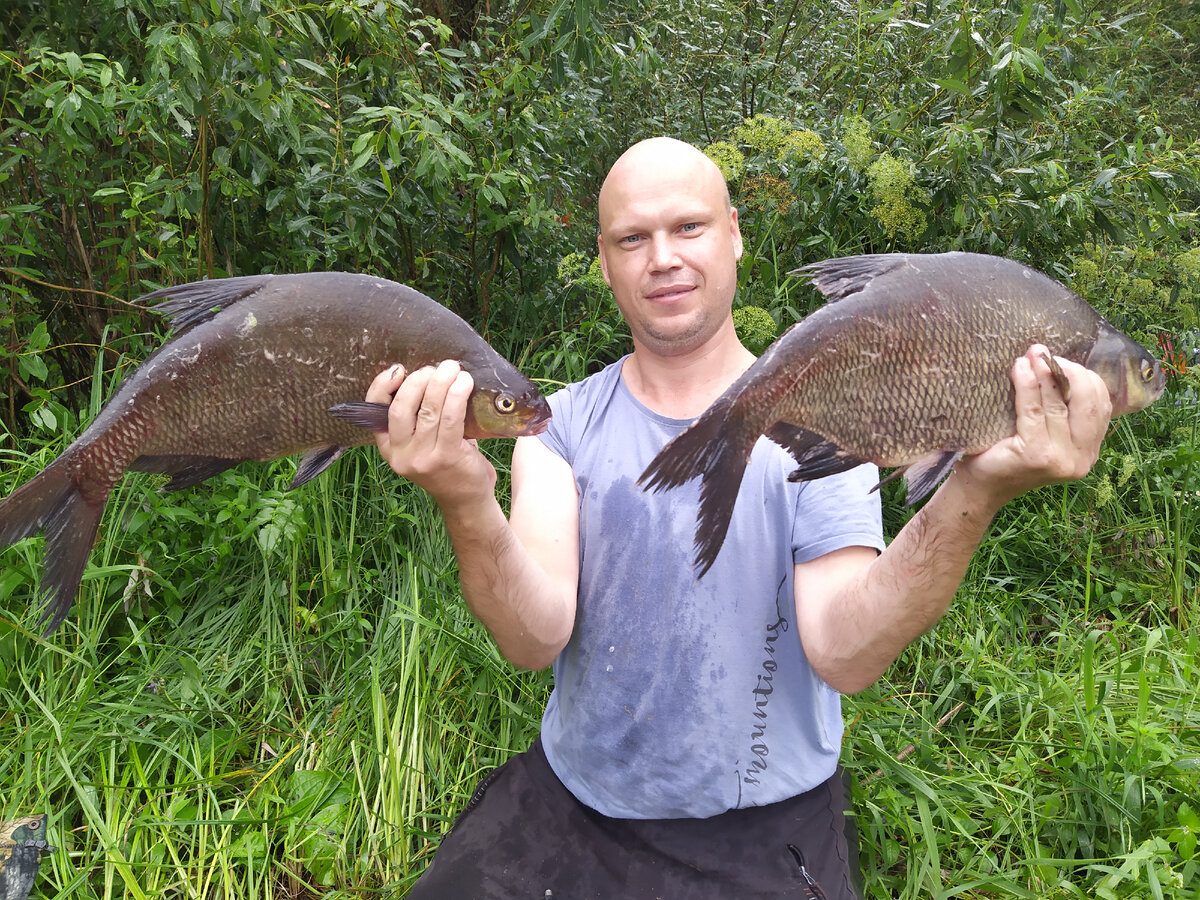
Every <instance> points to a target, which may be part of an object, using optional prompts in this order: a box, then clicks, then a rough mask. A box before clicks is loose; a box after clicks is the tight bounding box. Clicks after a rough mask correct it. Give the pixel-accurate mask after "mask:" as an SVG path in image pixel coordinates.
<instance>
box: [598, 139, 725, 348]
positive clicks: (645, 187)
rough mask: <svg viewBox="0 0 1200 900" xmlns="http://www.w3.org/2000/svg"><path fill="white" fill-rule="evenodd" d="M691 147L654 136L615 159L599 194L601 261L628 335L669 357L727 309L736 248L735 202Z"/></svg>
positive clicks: (706, 333) (717, 324)
mask: <svg viewBox="0 0 1200 900" xmlns="http://www.w3.org/2000/svg"><path fill="white" fill-rule="evenodd" d="M726 196H727V195H726V194H725V185H724V182H723V181H722V179H721V175H720V172H719V170H717V168H716V167H715V166H714V165H713V164H712V163H711V162H710V161H709V160H708V159H707V158H706V157H704V156H703V155H702V154H701V153H700V152H699V151H698V150H695V149H694V148H692V147H689V146H688V145H686V144H676V143H674V142H672V143H670V144H667V145H666V146H665V147H664V146H662V145H659V144H657V143H655V142H651V147H650V148H649V149H648V150H647V151H646V152H639V148H638V147H635V148H634V150H633V151H631V152H630V153H628V154H626V156H625V157H622V159H621V160H619V161H618V162H617V164H616V165H615V166H613V169H612V171H611V172H610V173H609V177H608V179H607V180H606V182H605V185H604V188H603V190H602V191H601V194H600V238H599V245H600V264H601V268H602V269H603V271H604V278H605V280H606V281H607V282H608V284H609V285H610V286H611V287H612V290H613V295H614V296H615V297H616V300H617V305H618V306H619V307H620V309H621V312H622V313H623V314H624V316H625V319H626V321H627V322H628V323H629V327H630V329H631V331H632V333H633V337H634V340H635V341H636V342H638V343H640V344H641V345H643V346H644V347H646V348H647V349H649V350H651V351H653V352H655V353H658V354H661V355H664V356H676V355H680V354H684V353H688V352H691V351H693V350H695V349H698V348H700V347H702V346H703V345H704V344H705V342H707V341H708V340H710V339H711V338H712V337H713V336H714V335H715V334H716V333H717V331H718V330H719V329H720V328H721V326H722V325H723V324H724V323H725V321H726V320H727V319H728V318H729V315H730V307H731V306H732V303H733V294H734V289H735V288H736V286H737V260H738V258H739V257H740V256H741V254H742V237H741V233H740V232H739V230H738V223H737V210H736V209H732V208H730V207H729V205H728V201H727V199H726Z"/></svg>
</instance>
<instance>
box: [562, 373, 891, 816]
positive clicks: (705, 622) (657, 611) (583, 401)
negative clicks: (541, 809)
mask: <svg viewBox="0 0 1200 900" xmlns="http://www.w3.org/2000/svg"><path fill="white" fill-rule="evenodd" d="M623 363H624V360H620V361H618V362H616V363H614V364H612V365H611V366H608V367H607V368H605V369H604V370H603V371H601V372H599V373H597V374H596V375H593V376H592V377H590V378H587V379H585V380H584V381H582V382H579V383H577V384H573V385H570V386H568V387H567V388H565V389H563V390H561V391H559V392H557V393H555V394H553V395H552V396H551V397H550V398H549V400H550V405H551V407H552V409H553V411H554V418H553V419H552V420H551V423H550V427H549V429H548V430H547V431H546V432H545V433H544V434H543V435H542V436H541V439H542V441H543V442H544V443H545V445H546V446H547V447H549V448H550V449H551V450H552V451H553V452H555V453H556V454H558V455H559V456H561V457H562V458H563V459H565V460H566V461H567V462H568V463H569V464H570V465H571V467H572V470H573V471H574V475H575V484H576V486H577V487H578V489H579V544H580V579H579V603H578V608H577V612H576V618H575V630H574V632H573V633H572V635H571V640H570V642H569V643H568V644H567V646H566V648H565V649H564V650H563V651H562V653H561V654H559V657H558V659H557V660H555V663H554V679H555V687H554V691H553V693H552V694H551V696H550V701H549V703H548V704H547V707H546V712H545V715H544V716H543V718H542V743H543V746H544V747H545V750H546V757H547V758H548V759H549V761H550V765H551V767H552V768H553V769H554V771H555V773H556V774H557V775H558V777H559V778H560V779H561V780H562V782H563V783H564V784H565V785H566V786H567V788H568V789H569V790H570V791H571V792H572V793H573V794H574V795H575V796H576V797H578V798H579V799H580V800H581V801H582V802H583V803H585V804H587V805H588V806H590V807H592V808H593V809H596V810H598V811H599V812H601V813H604V814H605V815H608V816H613V817H620V818H634V819H642V818H682V817H692V818H704V817H707V816H712V815H716V814H717V813H721V812H725V811H726V810H729V809H734V808H737V807H745V806H761V805H764V804H767V803H774V802H776V801H779V800H783V799H786V798H788V797H792V796H795V795H796V794H799V793H802V792H804V791H807V790H809V789H811V788H813V787H815V786H817V785H818V784H820V783H821V782H823V781H825V780H826V779H827V778H829V777H830V776H831V775H832V774H833V772H834V770H835V767H836V765H837V759H838V751H839V748H840V743H841V738H842V730H843V725H842V718H841V697H840V695H839V694H838V693H837V692H836V691H834V690H833V689H832V688H831V687H829V686H828V685H827V684H826V683H825V682H824V681H822V680H821V678H820V677H819V676H817V675H816V673H814V672H813V670H812V669H811V667H810V666H809V664H808V660H807V659H806V658H805V656H804V651H803V649H802V647H801V644H800V640H799V637H798V635H797V634H796V615H795V607H794V603H793V589H792V584H793V564H794V563H796V562H804V561H807V560H811V559H814V558H816V557H818V556H821V555H822V554H825V553H829V552H830V551H833V550H837V549H839V548H842V547H848V546H856V545H860V546H867V547H874V548H876V549H882V548H883V537H882V526H881V522H880V508H879V495H878V493H870V492H869V491H870V488H871V487H872V486H873V485H874V484H875V483H876V482H877V481H878V480H879V473H878V470H877V469H876V468H875V466H871V465H864V466H859V467H858V468H856V469H852V470H851V471H849V472H846V473H843V474H841V475H835V476H832V477H829V478H824V479H821V480H818V481H813V482H808V483H806V484H791V483H789V482H788V481H787V474H788V472H790V471H791V470H792V469H793V468H795V463H794V461H793V460H792V459H791V457H790V456H789V455H788V454H787V453H786V452H785V451H784V450H782V449H781V448H780V447H778V446H777V445H775V444H773V443H772V442H770V441H768V440H767V439H766V438H762V439H760V440H759V442H758V443H757V444H756V445H755V447H754V451H753V453H752V455H751V461H750V464H749V466H748V467H747V469H746V474H745V477H744V479H743V481H742V485H741V489H740V492H739V494H738V500H737V504H736V506H735V507H734V513H733V520H732V522H731V524H730V528H729V533H728V535H727V537H726V539H725V543H724V546H723V547H722V549H721V552H720V553H719V554H718V556H717V559H716V562H715V563H714V565H713V567H712V568H711V569H710V570H709V571H708V573H707V574H705V576H704V577H703V578H701V579H699V580H697V579H696V578H695V573H694V569H693V564H692V560H693V555H694V551H693V538H694V535H695V527H696V509H697V502H698V496H699V480H698V479H694V480H692V481H690V482H688V483H687V484H685V485H683V486H681V487H678V488H675V489H674V490H669V491H664V492H662V493H658V494H653V493H649V492H645V491H643V490H642V489H641V488H640V487H638V486H637V484H636V481H637V479H638V476H640V475H641V473H642V470H643V469H644V468H645V467H646V466H647V465H648V464H649V462H650V460H651V459H653V458H654V456H655V454H657V453H658V451H659V450H660V449H662V447H663V445H664V444H665V443H666V442H667V441H668V440H669V439H671V438H672V437H674V436H675V435H677V434H679V433H680V432H681V431H683V430H684V429H685V428H686V427H687V425H688V424H689V422H690V420H681V419H670V418H667V417H665V416H661V415H658V414H657V413H655V412H653V411H651V410H650V409H648V408H647V407H645V406H644V405H643V404H641V403H640V402H638V400H637V399H635V398H634V396H633V394H632V393H630V391H629V388H628V387H627V386H626V385H625V382H624V380H623V379H622V378H621V374H620V373H621V366H622V364H623ZM801 602H803V601H801Z"/></svg>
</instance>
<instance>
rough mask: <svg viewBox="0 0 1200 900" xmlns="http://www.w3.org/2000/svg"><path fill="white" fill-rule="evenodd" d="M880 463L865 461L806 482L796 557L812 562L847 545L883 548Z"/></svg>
mask: <svg viewBox="0 0 1200 900" xmlns="http://www.w3.org/2000/svg"><path fill="white" fill-rule="evenodd" d="M878 483H879V469H878V467H876V466H874V465H872V464H870V463H864V464H863V465H861V466H856V467H855V468H853V469H850V470H849V471H846V472H840V473H838V474H837V475H830V476H828V477H826V478H818V479H816V480H814V481H809V482H805V483H804V484H803V485H802V487H801V490H800V491H799V493H798V495H797V497H796V515H795V518H794V519H793V521H792V561H793V562H797V563H802V562H808V561H809V560H813V559H816V558H817V557H818V556H824V555H825V554H826V553H832V552H833V551H834V550H840V549H842V548H843V547H873V548H874V549H876V550H880V551H882V550H883V548H884V540H883V512H882V507H881V504H880V499H879V491H873V490H871V489H872V488H873V487H875V485H876V484H878Z"/></svg>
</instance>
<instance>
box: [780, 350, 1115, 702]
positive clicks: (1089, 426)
mask: <svg viewBox="0 0 1200 900" xmlns="http://www.w3.org/2000/svg"><path fill="white" fill-rule="evenodd" d="M1044 350H1045V348H1042V347H1034V348H1031V349H1030V351H1029V353H1027V354H1026V355H1025V356H1024V357H1022V358H1021V359H1020V360H1018V361H1017V363H1016V364H1015V365H1014V367H1013V382H1014V385H1015V387H1016V403H1017V433H1016V434H1015V435H1014V436H1013V437H1011V438H1006V439H1005V440H1004V441H1001V442H1000V443H999V444H997V445H996V446H994V447H992V448H990V449H989V450H987V451H985V452H983V453H981V454H979V455H977V456H974V457H970V458H967V459H964V460H963V461H962V462H961V463H960V464H959V465H958V466H957V467H956V469H955V471H954V473H953V474H951V476H950V477H949V478H947V479H946V481H945V482H944V483H943V484H942V486H941V487H940V488H938V490H937V492H936V493H935V494H934V495H933V497H931V498H930V500H929V502H928V503H926V504H925V506H924V507H922V509H921V510H919V511H918V512H917V514H916V515H915V516H913V518H912V519H910V520H909V522H908V523H907V524H906V525H905V526H904V528H903V529H901V531H900V533H899V534H897V535H896V537H895V539H894V540H893V541H892V542H891V544H890V545H889V546H888V548H887V549H886V550H885V551H884V552H883V553H882V554H878V555H876V554H875V552H874V550H871V549H868V548H864V547H850V548H846V549H844V550H841V551H836V552H834V553H831V554H828V555H826V556H824V557H820V558H819V559H816V560H813V561H811V562H808V563H801V564H800V565H798V566H797V567H796V605H797V618H798V621H799V624H800V628H799V631H800V634H801V637H802V640H803V643H804V649H805V653H806V654H807V656H808V658H809V660H810V662H811V663H812V665H813V667H814V668H815V669H816V671H817V672H818V673H819V674H820V675H821V677H822V678H824V679H825V681H826V682H827V683H829V684H830V685H831V686H832V687H834V688H836V689H837V690H839V691H842V692H843V693H853V692H855V691H860V690H863V689H864V688H866V687H869V686H870V685H871V684H873V683H874V682H875V681H876V679H878V678H879V677H880V675H882V674H883V672H884V671H885V670H886V669H887V667H888V666H889V665H891V663H892V662H893V661H894V660H895V659H896V657H897V656H899V655H900V653H901V652H902V651H903V650H904V648H905V647H907V646H908V644H909V643H910V642H912V641H913V640H915V639H916V638H917V637H919V636H920V635H921V634H923V633H924V632H926V631H927V630H929V628H931V627H932V626H933V624H934V623H935V622H936V621H937V620H938V619H939V618H940V617H941V616H942V614H943V613H944V612H945V611H946V609H947V608H948V607H949V605H950V603H951V601H952V600H953V599H954V594H955V592H956V591H957V590H958V587H959V585H960V583H961V582H962V579H963V576H964V575H965V574H966V571H967V566H968V565H969V564H970V561H971V557H972V555H973V554H974V552H975V550H976V549H977V548H978V547H979V544H980V543H981V542H982V541H983V539H984V538H985V537H986V535H987V532H988V529H989V527H990V525H991V522H992V519H993V518H994V517H995V515H996V513H997V512H998V511H999V510H1000V508H1001V507H1002V506H1003V505H1004V504H1005V503H1007V502H1008V501H1009V500H1011V499H1013V498H1014V497H1016V496H1018V495H1020V494H1023V493H1025V492H1026V491H1028V490H1031V489H1033V488H1035V487H1038V486H1041V485H1045V484H1051V483H1054V482H1057V481H1065V480H1073V479H1078V478H1082V477H1083V476H1084V475H1086V474H1087V472H1088V471H1089V470H1090V468H1091V466H1092V465H1093V464H1094V463H1095V461H1096V459H1097V457H1098V455H1099V452H1100V443H1101V441H1102V440H1103V439H1104V435H1105V432H1106V430H1107V428H1108V423H1109V417H1110V416H1111V414H1112V406H1111V402H1110V399H1109V396H1108V390H1107V388H1105V386H1104V382H1103V381H1101V379H1100V378H1099V377H1098V376H1097V375H1096V374H1095V373H1093V372H1089V371H1088V370H1087V369H1084V368H1083V367H1082V366H1078V365H1075V364H1073V363H1070V362H1067V361H1065V360H1059V362H1060V364H1061V366H1062V368H1063V370H1064V372H1065V373H1066V375H1067V377H1068V379H1069V380H1070V383H1071V402H1070V406H1069V407H1068V405H1067V403H1066V402H1065V401H1064V399H1063V397H1062V394H1061V392H1060V391H1059V388H1058V385H1057V383H1056V382H1055V380H1054V376H1053V374H1052V373H1051V371H1050V367H1049V365H1048V364H1047V363H1046V361H1045V360H1044V359H1043V358H1042V356H1041V354H1042V353H1043V352H1044Z"/></svg>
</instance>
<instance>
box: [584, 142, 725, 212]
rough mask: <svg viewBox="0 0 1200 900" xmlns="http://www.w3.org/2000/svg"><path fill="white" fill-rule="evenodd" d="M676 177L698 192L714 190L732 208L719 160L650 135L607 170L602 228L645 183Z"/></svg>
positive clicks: (601, 203)
mask: <svg viewBox="0 0 1200 900" xmlns="http://www.w3.org/2000/svg"><path fill="white" fill-rule="evenodd" d="M675 179H684V180H686V181H687V182H688V183H690V184H691V185H692V187H693V190H694V191H695V193H696V194H697V195H698V196H706V195H708V194H709V192H712V193H713V194H715V195H717V196H719V197H720V200H721V202H722V203H723V204H724V207H725V209H729V208H730V201H729V187H728V186H727V185H726V184H725V176H723V175H722V174H721V170H720V169H719V168H718V167H717V164H716V163H714V162H713V161H712V160H711V159H709V158H708V157H707V156H705V155H704V153H703V152H701V151H700V150H698V149H697V148H695V147H693V146H692V145H691V144H688V143H686V142H684V141H680V140H676V139H675V138H670V137H654V138H648V139H646V140H644V141H639V142H638V143H636V144H634V145H633V146H632V147H630V148H629V149H628V150H626V151H625V152H624V153H622V154H621V155H620V157H618V158H617V161H616V162H615V163H613V165H612V168H611V169H609V170H608V175H607V176H606V177H605V179H604V184H603V185H602V186H601V188H600V198H599V204H598V205H599V218H600V230H601V232H602V233H603V231H604V228H605V224H606V222H607V221H611V218H612V216H613V214H614V213H615V211H616V210H617V209H619V208H621V207H622V206H624V205H625V202H626V201H627V199H628V198H629V197H630V196H631V195H632V196H636V195H637V194H639V193H641V192H642V187H643V185H645V184H647V183H662V182H664V181H667V180H675Z"/></svg>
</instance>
